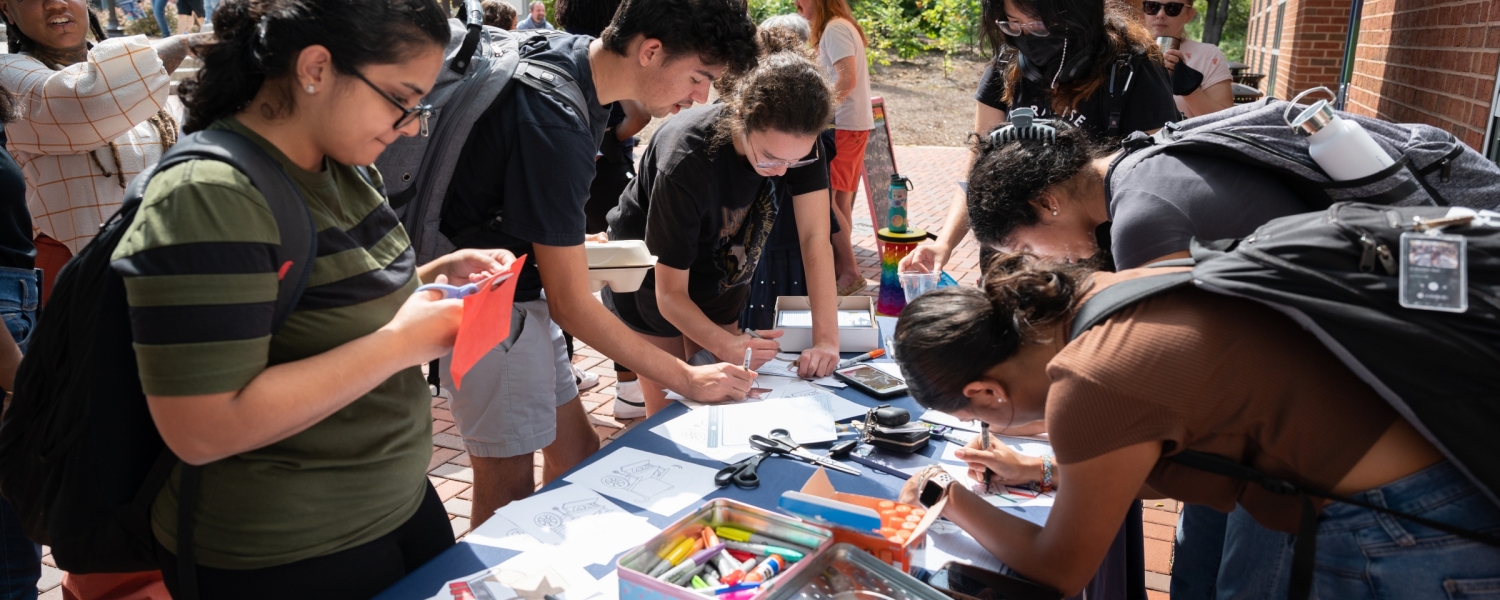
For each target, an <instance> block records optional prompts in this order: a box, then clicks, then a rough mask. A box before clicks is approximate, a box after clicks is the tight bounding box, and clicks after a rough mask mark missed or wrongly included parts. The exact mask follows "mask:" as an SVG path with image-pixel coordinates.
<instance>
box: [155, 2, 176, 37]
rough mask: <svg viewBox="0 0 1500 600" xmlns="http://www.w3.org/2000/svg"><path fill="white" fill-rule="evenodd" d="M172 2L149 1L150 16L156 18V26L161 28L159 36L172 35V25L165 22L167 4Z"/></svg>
mask: <svg viewBox="0 0 1500 600" xmlns="http://www.w3.org/2000/svg"><path fill="white" fill-rule="evenodd" d="M171 1H172V0H151V14H152V15H155V16H156V24H157V26H159V27H161V36H162V37H167V36H169V35H172V24H171V23H168V22H167V3H168V2H171Z"/></svg>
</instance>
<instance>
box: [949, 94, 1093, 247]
mask: <svg viewBox="0 0 1500 600" xmlns="http://www.w3.org/2000/svg"><path fill="white" fill-rule="evenodd" d="M1006 125H1008V123H1001V124H1000V125H998V126H996V128H995V129H996V130H998V129H1000V128H1003V127H1005V126H1006ZM1055 125H1056V126H1057V141H1055V142H1043V141H1040V140H1035V139H1024V140H1013V141H1008V142H997V141H995V140H994V139H993V137H992V136H991V135H982V136H981V135H976V136H974V137H972V138H971V139H972V143H973V145H974V153H975V158H974V166H973V167H971V168H970V169H969V191H968V205H969V225H970V227H972V228H973V230H974V237H975V238H977V239H978V240H979V241H980V242H981V243H986V244H990V243H1004V242H1005V240H1006V238H1007V237H1009V236H1010V234H1011V232H1013V231H1015V230H1016V228H1018V227H1030V226H1033V225H1036V224H1037V223H1039V222H1040V220H1041V218H1040V217H1039V216H1038V215H1037V211H1036V208H1035V207H1033V206H1032V201H1033V200H1035V199H1036V198H1037V197H1038V196H1040V195H1041V194H1042V192H1043V191H1046V190H1047V188H1049V187H1051V186H1053V185H1057V184H1060V183H1064V182H1067V181H1069V180H1072V179H1073V177H1074V176H1076V175H1078V174H1079V173H1085V174H1088V173H1092V172H1093V171H1091V170H1089V169H1088V166H1089V164H1090V163H1092V162H1093V161H1094V159H1096V158H1099V157H1102V156H1105V155H1107V154H1108V151H1107V150H1106V149H1105V148H1104V147H1102V146H1099V145H1097V144H1095V143H1094V142H1093V140H1091V139H1089V136H1088V134H1087V133H1086V132H1084V130H1083V129H1081V128H1079V127H1074V126H1072V125H1068V124H1067V123H1066V122H1061V121H1058V122H1056V123H1055ZM991 133H993V131H992V132H991Z"/></svg>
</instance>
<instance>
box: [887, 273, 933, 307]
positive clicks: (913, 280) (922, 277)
mask: <svg viewBox="0 0 1500 600" xmlns="http://www.w3.org/2000/svg"><path fill="white" fill-rule="evenodd" d="M897 276H898V277H900V278H901V291H902V292H903V293H905V294H906V301H907V302H908V303H910V302H911V301H912V300H916V299H917V296H921V295H922V294H925V293H927V292H930V291H932V290H935V289H937V287H938V281H939V280H941V279H942V276H943V274H942V272H941V271H939V272H936V273H914V272H908V273H898V274H897Z"/></svg>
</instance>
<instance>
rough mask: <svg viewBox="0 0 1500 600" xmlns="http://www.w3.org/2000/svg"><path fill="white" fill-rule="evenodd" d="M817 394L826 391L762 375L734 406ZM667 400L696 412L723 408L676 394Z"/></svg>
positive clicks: (783, 378) (801, 382)
mask: <svg viewBox="0 0 1500 600" xmlns="http://www.w3.org/2000/svg"><path fill="white" fill-rule="evenodd" d="M818 393H824V394H826V393H828V392H827V390H823V389H820V388H817V387H814V386H813V384H812V383H810V382H807V381H803V380H801V379H797V378H795V377H774V376H770V375H762V376H760V377H756V378H755V383H753V384H751V386H750V395H749V396H748V397H746V398H745V399H744V400H742V401H740V402H736V403H735V404H744V403H749V402H757V401H764V400H774V399H776V398H790V397H794V396H807V395H812V394H818ZM667 399H669V400H676V401H678V402H681V403H682V404H683V405H685V406H687V407H688V408H691V409H693V410H698V409H701V408H704V407H706V406H723V404H703V403H701V402H694V401H692V400H688V399H687V398H683V397H682V395H681V394H678V393H677V392H668V393H667Z"/></svg>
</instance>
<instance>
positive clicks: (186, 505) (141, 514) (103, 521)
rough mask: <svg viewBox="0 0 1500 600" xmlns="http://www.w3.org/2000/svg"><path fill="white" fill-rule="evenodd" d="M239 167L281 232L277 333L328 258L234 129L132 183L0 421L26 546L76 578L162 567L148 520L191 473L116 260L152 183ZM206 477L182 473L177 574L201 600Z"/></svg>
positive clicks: (197, 141)
mask: <svg viewBox="0 0 1500 600" xmlns="http://www.w3.org/2000/svg"><path fill="white" fill-rule="evenodd" d="M204 159H208V160H217V161H221V162H225V163H228V164H229V165H230V166H232V167H234V168H235V169H236V170H238V171H240V172H241V173H244V174H245V175H246V176H248V177H249V178H250V181H251V183H253V184H254V185H255V188H256V189H258V190H260V191H261V194H262V195H264V196H265V198H266V201H267V203H268V204H269V205H270V208H271V212H272V213H273V214H274V216H275V219H276V226H277V227H278V228H279V229H280V232H281V245H280V246H279V247H278V248H277V250H276V260H277V263H278V264H280V265H283V273H282V278H281V283H280V288H279V290H278V291H277V297H276V309H275V313H274V314H275V316H274V320H273V321H272V327H273V331H274V330H275V329H279V328H280V327H281V325H282V323H283V322H284V321H285V320H286V317H287V315H289V314H290V313H291V311H292V307H293V306H295V305H296V303H297V300H298V298H299V297H301V295H302V291H303V289H304V288H305V287H306V286H307V279H308V275H309V274H310V273H311V271H312V269H311V265H312V262H313V260H314V259H315V258H316V256H317V239H316V237H315V235H314V232H315V230H314V226H313V222H312V215H311V213H309V212H308V209H307V205H306V204H305V202H304V201H303V199H302V195H301V193H299V192H298V191H297V188H296V186H295V185H293V183H292V180H291V179H290V178H288V177H287V175H286V172H285V171H283V170H282V168H281V165H279V164H278V163H277V162H276V160H275V159H273V158H271V156H270V155H269V154H267V153H266V152H265V151H264V150H261V149H260V147H259V146H257V145H256V144H255V142H252V141H250V140H249V139H248V138H245V137H244V136H241V135H240V134H237V133H234V132H232V131H222V130H213V131H200V132H197V133H193V134H190V135H187V136H184V137H183V138H182V139H181V140H180V141H179V142H178V143H177V145H175V146H173V147H172V148H171V149H170V150H168V151H167V152H166V154H165V155H164V156H162V158H161V161H160V162H159V163H157V164H156V165H155V166H154V167H151V168H148V169H146V170H145V171H144V172H142V173H141V174H140V175H139V176H138V177H136V179H135V180H134V181H133V182H132V183H131V185H130V188H129V189H128V190H127V191H126V194H125V202H124V203H123V204H122V205H121V206H120V210H119V212H116V213H115V215H114V216H113V217H110V219H109V221H108V222H107V223H104V224H103V225H102V226H101V228H100V231H99V234H98V236H97V237H95V238H94V239H93V241H91V242H89V244H88V245H87V246H85V247H84V249H83V251H81V252H79V254H78V256H76V257H74V258H73V259H72V260H71V261H69V262H68V264H67V266H65V267H64V268H63V269H62V272H61V274H60V276H59V277H58V279H57V285H56V287H55V288H54V289H53V292H52V297H51V299H50V301H49V302H48V304H47V307H46V309H45V312H44V313H43V315H42V318H41V319H40V322H39V323H38V325H37V329H36V333H35V334H34V336H33V338H32V341H31V346H30V349H29V351H28V352H27V354H26V358H25V359H24V360H22V361H21V366H20V370H19V372H18V373H17V375H16V390H15V398H14V401H13V402H12V405H11V407H10V410H9V411H8V412H7V413H6V415H5V420H4V423H3V424H0V491H3V493H4V495H5V498H6V499H7V500H9V501H10V502H11V504H12V505H14V506H15V508H16V512H17V513H18V514H19V515H20V518H21V524H22V529H23V530H24V532H25V533H26V536H27V537H29V538H31V539H32V541H35V542H37V543H40V544H46V545H49V546H51V547H52V557H53V559H55V560H56V561H57V566H58V568H60V569H62V570H65V571H68V572H72V573H128V572H135V571H148V570H155V569H158V568H160V565H158V564H156V563H157V561H156V556H155V541H154V540H153V537H152V533H151V518H150V509H151V504H152V502H153V501H154V500H155V499H156V495H157V493H158V492H159V491H160V490H161V488H162V485H163V484H164V483H165V482H166V480H167V477H168V476H169V475H170V474H171V472H172V468H173V467H175V466H177V464H178V463H179V461H178V459H177V457H176V456H175V455H174V454H172V451H171V450H170V449H168V448H167V447H166V445H165V444H164V443H163V442H162V439H161V436H160V435H159V434H158V433H157V430H156V425H155V423H154V422H153V421H152V420H151V415H150V413H149V411H148V410H147V407H146V397H145V394H144V393H143V392H142V391H141V383H140V375H139V372H138V371H137V367H136V360H135V350H134V349H133V348H132V346H131V326H130V315H129V311H128V309H127V306H126V301H125V284H124V280H123V279H122V278H121V277H120V275H119V274H118V273H116V272H115V270H114V268H112V267H111V266H110V255H111V254H113V253H114V251H115V247H116V246H117V245H119V242H120V239H121V237H123V235H124V233H125V230H126V229H127V228H128V227H129V225H130V223H131V222H132V221H133V220H134V219H135V215H136V211H137V209H139V207H140V204H141V201H142V198H143V196H144V195H145V192H146V186H147V184H148V183H149V182H150V180H151V176H152V175H153V174H155V173H158V172H161V171H163V170H165V169H167V168H169V167H171V166H173V165H176V164H179V163H182V162H186V161H190V160H204ZM198 476H199V469H198V468H197V467H189V466H188V465H186V464H183V468H182V471H181V475H180V491H179V494H180V495H179V499H178V500H179V502H178V505H179V516H178V534H179V535H178V547H177V549H178V564H179V566H180V567H182V568H180V571H181V572H182V578H183V583H184V585H183V586H182V587H181V589H180V591H181V592H182V593H184V594H185V595H187V596H192V595H193V594H194V593H195V591H196V585H194V583H193V579H192V578H193V574H194V569H193V568H192V565H193V564H194V562H193V556H192V555H193V542H192V510H193V508H194V506H195V504H196V496H197V491H198V490H197V479H198Z"/></svg>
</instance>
